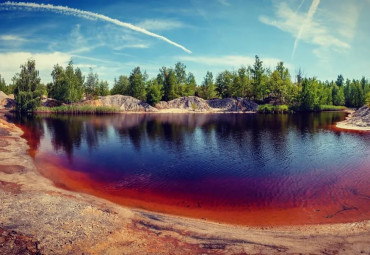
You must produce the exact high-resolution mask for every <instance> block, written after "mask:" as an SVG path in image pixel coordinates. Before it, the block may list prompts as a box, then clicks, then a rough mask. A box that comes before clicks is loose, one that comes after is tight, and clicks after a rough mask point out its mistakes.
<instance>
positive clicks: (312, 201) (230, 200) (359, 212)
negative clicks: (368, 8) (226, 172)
mask: <svg viewBox="0 0 370 255" xmlns="http://www.w3.org/2000/svg"><path fill="white" fill-rule="evenodd" d="M22 129H23V130H24V131H25V134H24V137H25V138H26V139H27V141H28V143H29V144H30V147H31V149H30V155H31V156H32V157H34V159H35V163H36V165H37V167H38V169H39V171H40V173H41V174H42V175H43V176H45V177H46V178H48V179H50V180H52V181H53V182H54V183H55V185H56V186H58V187H61V188H64V189H68V190H72V191H77V192H83V193H88V194H91V195H94V196H97V197H101V198H105V199H107V200H110V201H113V202H115V203H118V204H121V205H125V206H129V207H134V208H142V209H146V210H152V211H156V212H162V213H169V214H175V215H181V216H187V217H193V218H202V219H207V220H212V221H217V222H226V223H232V224H242V225H255V226H268V225H298V224H299V225H301V224H327V223H344V222H356V221H361V220H368V219H370V162H369V158H370V157H367V158H364V159H363V161H362V162H361V159H360V162H359V163H358V164H357V165H356V169H351V168H350V167H348V166H345V167H342V166H338V167H341V169H338V171H333V170H330V171H328V172H325V169H326V166H322V167H323V168H322V169H319V168H318V169H311V170H310V171H299V170H297V173H296V174H294V175H290V176H288V177H287V176H286V175H274V176H263V175H262V176H237V177H236V176H233V175H230V176H206V177H205V178H198V179H197V180H196V181H194V180H193V179H186V178H184V179H181V180H180V181H179V180H177V179H176V181H173V180H171V179H170V178H168V180H167V181H165V182H160V183H158V182H156V181H155V180H153V179H152V178H151V177H150V176H149V175H148V176H147V175H138V174H137V173H136V172H135V171H130V170H127V171H125V172H124V173H120V174H119V175H117V176H116V174H117V173H116V172H114V171H113V172H111V171H110V169H107V168H101V167H100V166H98V165H96V166H95V165H94V163H93V162H90V161H91V160H92V159H88V158H86V157H83V156H79V154H78V153H76V155H74V156H73V161H74V162H78V165H79V166H83V168H84V170H83V171H80V170H79V169H76V168H71V167H70V166H71V163H70V162H69V161H68V160H67V156H66V155H64V154H63V153H60V152H57V153H56V152H55V151H53V150H52V149H51V147H50V148H49V146H50V141H49V139H50V138H47V139H46V138H40V137H42V135H37V134H36V133H37V132H36V133H35V129H32V128H30V127H29V126H22ZM336 132H337V131H336ZM365 135H367V134H365ZM351 139H352V138H351ZM356 139H358V138H356ZM40 140H41V141H44V144H42V142H41V145H40ZM45 141H46V142H45ZM365 146H366V145H365ZM48 148H49V149H48ZM365 148H366V147H365ZM364 155H368V154H364ZM92 161H94V160H92ZM332 163H333V164H334V165H335V162H332ZM75 166H76V165H75ZM94 166H95V167H94ZM125 167H127V169H129V168H130V167H131V166H125V165H122V166H121V168H122V169H125ZM304 167H306V166H304V165H302V168H304ZM324 167H325V168H324ZM92 168H93V169H94V170H93V171H89V170H88V169H92Z"/></svg>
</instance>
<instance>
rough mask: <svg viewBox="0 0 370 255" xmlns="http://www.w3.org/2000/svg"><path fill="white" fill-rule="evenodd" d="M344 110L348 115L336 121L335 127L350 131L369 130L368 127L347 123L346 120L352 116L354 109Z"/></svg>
mask: <svg viewBox="0 0 370 255" xmlns="http://www.w3.org/2000/svg"><path fill="white" fill-rule="evenodd" d="M346 112H347V113H348V116H347V117H346V119H345V120H343V121H340V122H338V123H336V125H335V127H336V128H338V129H341V130H348V131H351V130H352V131H365V132H366V131H370V127H360V126H356V125H353V124H350V123H348V121H350V120H351V118H352V117H353V116H352V115H353V113H354V112H355V111H354V110H347V111H346Z"/></svg>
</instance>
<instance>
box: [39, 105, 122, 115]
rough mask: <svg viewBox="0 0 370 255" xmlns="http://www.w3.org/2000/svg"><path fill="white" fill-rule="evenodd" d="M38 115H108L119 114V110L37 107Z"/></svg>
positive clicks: (81, 106)
mask: <svg viewBox="0 0 370 255" xmlns="http://www.w3.org/2000/svg"><path fill="white" fill-rule="evenodd" d="M36 112H39V113H68V114H110V113H118V112H120V109H119V108H115V107H108V106H91V105H61V106H56V107H38V108H37V109H36Z"/></svg>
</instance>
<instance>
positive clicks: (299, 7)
mask: <svg viewBox="0 0 370 255" xmlns="http://www.w3.org/2000/svg"><path fill="white" fill-rule="evenodd" d="M304 2H305V0H302V1H301V3H300V4H299V6H298V8H297V10H295V13H297V12H298V11H299V9H301V7H302V5H303V3H304Z"/></svg>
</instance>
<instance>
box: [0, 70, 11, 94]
mask: <svg viewBox="0 0 370 255" xmlns="http://www.w3.org/2000/svg"><path fill="white" fill-rule="evenodd" d="M0 91H2V92H4V93H5V94H7V95H8V94H9V91H8V86H6V83H5V80H4V78H3V77H1V74H0Z"/></svg>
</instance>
